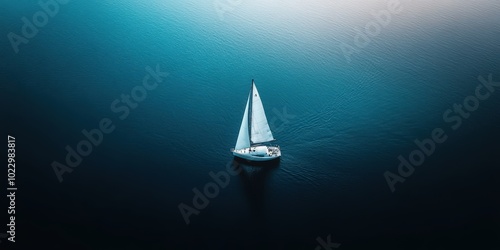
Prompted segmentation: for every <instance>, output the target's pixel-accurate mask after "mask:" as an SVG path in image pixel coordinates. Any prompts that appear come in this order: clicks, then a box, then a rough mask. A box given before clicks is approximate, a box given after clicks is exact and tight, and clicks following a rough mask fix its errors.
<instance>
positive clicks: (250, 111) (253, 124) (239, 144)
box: [231, 79, 281, 161]
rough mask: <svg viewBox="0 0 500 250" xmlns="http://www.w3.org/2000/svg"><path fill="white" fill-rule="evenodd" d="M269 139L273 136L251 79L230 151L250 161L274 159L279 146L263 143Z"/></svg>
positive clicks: (278, 152)
mask: <svg viewBox="0 0 500 250" xmlns="http://www.w3.org/2000/svg"><path fill="white" fill-rule="evenodd" d="M271 141H274V137H273V134H272V132H271V129H270V128H269V124H268V123H267V118H266V113H265V112H264V106H263V105H262V100H261V99H260V95H259V92H258V91H257V87H256V86H255V82H254V81H253V79H252V87H251V89H250V93H249V95H248V100H247V105H246V107H245V113H244V114H243V121H242V122H241V126H240V132H239V134H238V139H237V140H236V146H235V147H234V148H232V149H231V152H232V153H233V155H234V156H237V157H240V158H243V159H247V160H250V161H270V160H274V159H277V158H279V157H280V156H281V150H280V147H279V146H271V145H264V144H265V143H268V142H271Z"/></svg>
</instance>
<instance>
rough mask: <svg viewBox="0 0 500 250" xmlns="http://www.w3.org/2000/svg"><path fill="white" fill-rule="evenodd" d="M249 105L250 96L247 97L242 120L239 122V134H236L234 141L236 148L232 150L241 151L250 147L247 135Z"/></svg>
mask: <svg viewBox="0 0 500 250" xmlns="http://www.w3.org/2000/svg"><path fill="white" fill-rule="evenodd" d="M249 103H250V96H248V100H247V106H246V107H245V113H244V114H243V120H242V121H241V126H240V133H239V134H238V140H236V146H234V149H242V148H248V147H250V138H249V133H248V108H249V107H248V105H249Z"/></svg>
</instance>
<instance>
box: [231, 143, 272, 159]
mask: <svg viewBox="0 0 500 250" xmlns="http://www.w3.org/2000/svg"><path fill="white" fill-rule="evenodd" d="M231 152H232V153H233V155H234V156H236V157H239V158H242V159H245V160H249V161H272V160H275V159H278V158H280V157H281V150H280V148H279V147H275V146H255V147H249V148H242V149H236V150H231Z"/></svg>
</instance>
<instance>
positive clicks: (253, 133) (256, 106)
mask: <svg viewBox="0 0 500 250" xmlns="http://www.w3.org/2000/svg"><path fill="white" fill-rule="evenodd" d="M251 94H252V110H251V115H252V116H251V124H250V139H251V143H262V142H268V141H272V140H274V137H273V134H272V133H271V129H270V128H269V124H268V123H267V118H266V113H265V112H264V106H263V105H262V100H261V99H260V95H259V91H257V87H256V86H255V83H253V81H252V91H251ZM242 126H243V125H242Z"/></svg>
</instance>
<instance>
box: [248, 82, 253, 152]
mask: <svg viewBox="0 0 500 250" xmlns="http://www.w3.org/2000/svg"><path fill="white" fill-rule="evenodd" d="M253 84H254V83H253V79H252V85H250V99H248V100H249V101H248V103H249V104H248V138H249V140H250V146H251V145H252V103H253Z"/></svg>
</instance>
